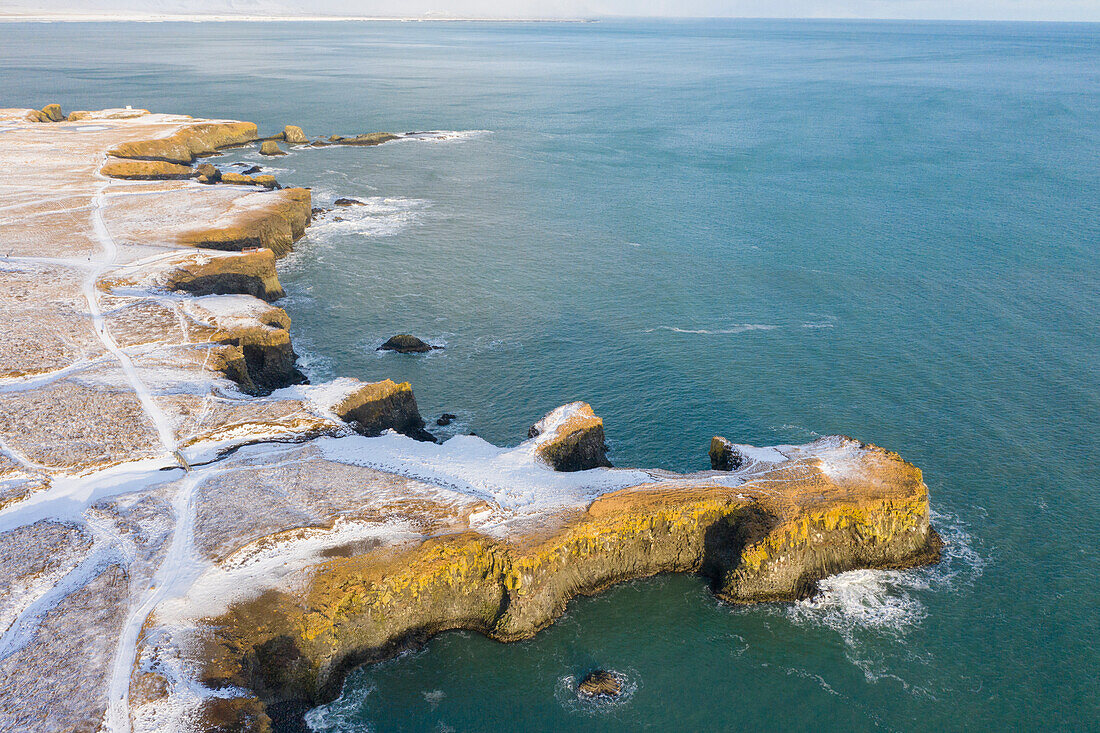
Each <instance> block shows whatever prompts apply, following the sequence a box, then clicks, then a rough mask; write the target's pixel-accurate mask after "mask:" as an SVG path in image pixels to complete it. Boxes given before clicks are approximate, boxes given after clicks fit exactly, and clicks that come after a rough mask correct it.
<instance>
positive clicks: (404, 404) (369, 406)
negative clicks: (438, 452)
mask: <svg viewBox="0 0 1100 733" xmlns="http://www.w3.org/2000/svg"><path fill="white" fill-rule="evenodd" d="M333 411H334V412H335V413H336V414H337V415H339V416H340V419H341V420H343V421H345V422H347V423H350V424H351V426H352V427H354V428H355V432H357V433H359V434H360V435H366V436H368V437H373V436H376V435H381V434H382V433H383V431H386V430H395V431H397V432H399V433H401V434H403V435H407V436H409V437H410V438H416V439H417V440H423V441H425V442H432V443H434V442H435V436H434V435H432V434H431V433H429V432H428V431H427V430H425V429H424V418H422V417H421V416H420V409H419V408H418V407H417V406H416V398H415V397H413V392H412V386H411V385H409V383H408V382H402V383H401V384H397V383H396V382H394V381H393V380H392V379H386V380H384V381H381V382H372V383H370V384H364V385H363V386H362V387H359V388H358V389H356V390H354V391H353V392H351V393H350V394H348V396H347V397H345V398H344V399H343V401H341V402H340V404H338V405H336V407H335V408H333Z"/></svg>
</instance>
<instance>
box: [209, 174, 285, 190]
mask: <svg viewBox="0 0 1100 733" xmlns="http://www.w3.org/2000/svg"><path fill="white" fill-rule="evenodd" d="M221 182H222V183H228V184H231V185H236V186H262V187H263V188H278V187H279V182H278V181H276V180H275V176H271V175H260V176H253V175H248V174H247V173H234V172H232V171H224V172H222V175H221Z"/></svg>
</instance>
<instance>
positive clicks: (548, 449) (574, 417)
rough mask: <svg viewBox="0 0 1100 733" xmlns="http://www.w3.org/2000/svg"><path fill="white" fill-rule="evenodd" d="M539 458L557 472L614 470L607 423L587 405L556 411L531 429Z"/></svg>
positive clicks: (581, 404) (528, 434)
mask: <svg viewBox="0 0 1100 733" xmlns="http://www.w3.org/2000/svg"><path fill="white" fill-rule="evenodd" d="M527 437H528V438H534V439H535V441H536V445H535V455H536V456H537V457H538V458H539V460H541V461H542V462H543V463H545V464H547V465H548V466H550V467H551V468H553V469H554V470H555V471H587V470H588V469H590V468H599V467H606V468H610V467H611V461H609V460H607V444H606V443H605V442H604V434H603V420H602V419H600V418H599V417H597V416H596V414H595V413H594V412H593V411H592V406H591V405H589V404H588V403H587V402H572V403H570V404H568V405H562V406H561V407H559V408H557V409H556V410H553V411H552V412H550V413H549V414H547V415H546V417H544V418H542V419H541V420H539V421H538V422H537V423H535V424H534V425H532V426H531V429H530V430H529V431H528V432H527Z"/></svg>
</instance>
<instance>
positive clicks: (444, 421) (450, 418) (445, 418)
mask: <svg viewBox="0 0 1100 733" xmlns="http://www.w3.org/2000/svg"><path fill="white" fill-rule="evenodd" d="M457 418H458V415H454V414H452V413H450V412H444V413H443V414H442V415H440V416H439V419H437V420H436V421H435V424H436V425H438V426H439V427H441V428H444V427H447V426H448V425H450V424H451V423H453V422H454V421H455V420H456V419H457Z"/></svg>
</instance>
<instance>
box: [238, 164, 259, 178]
mask: <svg viewBox="0 0 1100 733" xmlns="http://www.w3.org/2000/svg"><path fill="white" fill-rule="evenodd" d="M262 170H263V168H261V167H260V166H258V165H250V166H248V167H247V168H245V169H244V170H243V171H241V175H243V176H251V175H254V174H256V173H259V172H260V171H262Z"/></svg>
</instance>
